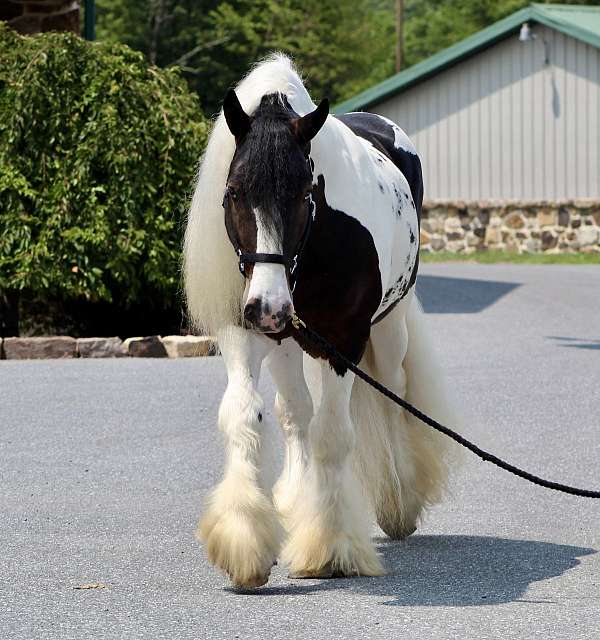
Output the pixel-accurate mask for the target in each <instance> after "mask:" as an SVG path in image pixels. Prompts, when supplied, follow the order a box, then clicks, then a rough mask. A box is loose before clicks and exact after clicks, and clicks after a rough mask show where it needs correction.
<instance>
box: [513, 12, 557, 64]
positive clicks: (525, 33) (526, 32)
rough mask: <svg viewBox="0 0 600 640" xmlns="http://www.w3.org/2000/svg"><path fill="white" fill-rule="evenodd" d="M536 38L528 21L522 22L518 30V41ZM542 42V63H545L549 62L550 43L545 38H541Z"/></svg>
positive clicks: (528, 40)
mask: <svg viewBox="0 0 600 640" xmlns="http://www.w3.org/2000/svg"><path fill="white" fill-rule="evenodd" d="M536 39H537V35H536V34H535V33H534V32H533V30H532V29H531V27H530V26H529V22H524V23H523V24H522V25H521V30H520V31H519V42H533V41H534V40H536ZM542 42H543V43H544V64H546V65H547V64H550V45H549V44H548V41H547V40H546V38H542Z"/></svg>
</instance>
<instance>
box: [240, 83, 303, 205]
mask: <svg viewBox="0 0 600 640" xmlns="http://www.w3.org/2000/svg"><path fill="white" fill-rule="evenodd" d="M295 117H298V114H296V113H295V112H294V110H293V109H292V108H291V106H290V104H289V102H288V101H287V98H286V97H285V96H284V95H282V94H279V93H272V94H268V95H265V96H263V98H262V100H261V102H260V104H259V106H258V108H257V109H256V111H255V112H254V114H253V115H252V124H251V127H250V131H249V133H248V135H247V136H246V139H245V140H244V142H243V144H242V151H243V156H242V158H243V159H242V163H241V165H240V166H239V174H238V175H239V176H240V178H241V182H242V184H241V186H242V188H243V190H244V192H245V193H246V196H247V198H248V200H249V202H250V204H251V205H252V206H259V205H260V206H261V207H266V208H268V209H269V210H271V211H272V212H273V213H275V212H276V210H277V209H278V205H281V204H283V203H285V202H286V201H287V200H289V198H290V195H291V194H294V193H296V192H297V190H298V189H299V188H301V187H302V184H303V181H304V180H305V178H306V169H307V167H306V166H301V163H305V162H306V161H305V160H304V158H303V156H302V154H301V152H300V147H299V144H298V142H297V140H296V138H295V136H294V134H293V133H292V129H291V126H290V122H291V120H292V118H295Z"/></svg>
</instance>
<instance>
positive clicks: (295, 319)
mask: <svg viewBox="0 0 600 640" xmlns="http://www.w3.org/2000/svg"><path fill="white" fill-rule="evenodd" d="M292 326H293V327H294V329H300V327H303V328H304V329H306V323H305V322H304V320H301V319H300V318H299V317H298V316H297V315H296V314H295V313H293V314H292Z"/></svg>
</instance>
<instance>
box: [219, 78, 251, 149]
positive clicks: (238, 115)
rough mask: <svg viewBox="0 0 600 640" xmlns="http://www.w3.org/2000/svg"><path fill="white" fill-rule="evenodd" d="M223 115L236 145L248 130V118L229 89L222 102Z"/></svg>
mask: <svg viewBox="0 0 600 640" xmlns="http://www.w3.org/2000/svg"><path fill="white" fill-rule="evenodd" d="M223 113H224V115H225V121H226V122H227V126H228V127H229V131H231V133H232V134H233V136H234V137H235V141H236V143H239V142H240V141H241V140H242V139H243V138H244V137H245V136H246V134H247V133H248V131H249V130H250V116H249V115H248V114H247V113H246V112H245V111H244V110H243V109H242V105H241V104H240V101H239V100H238V97H237V95H236V94H235V91H234V90H233V89H229V91H228V92H227V95H226V96H225V100H223Z"/></svg>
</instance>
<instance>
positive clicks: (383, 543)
mask: <svg viewBox="0 0 600 640" xmlns="http://www.w3.org/2000/svg"><path fill="white" fill-rule="evenodd" d="M376 542H377V546H378V551H379V552H380V553H381V554H382V556H383V561H384V564H385V566H386V567H387V570H388V574H387V575H386V576H384V577H382V578H353V579H350V580H349V579H337V580H321V581H313V580H310V581H306V582H304V581H290V583H289V585H273V586H267V587H263V588H262V589H260V590H258V591H257V592H256V593H257V594H261V595H294V594H308V593H316V592H320V591H329V590H333V589H348V590H351V591H356V592H359V593H367V594H370V595H376V596H381V597H382V598H384V600H383V601H382V603H381V604H385V605H388V606H421V607H435V606H445V607H453V606H455V607H465V606H478V605H491V604H504V603H508V602H515V601H518V600H521V599H522V596H523V595H524V594H525V592H526V590H527V588H528V587H529V585H530V584H531V583H533V582H537V581H539V580H546V579H548V578H552V577H556V576H560V575H562V574H563V573H564V572H565V571H568V570H569V569H572V568H573V567H576V566H577V565H578V564H579V560H578V558H580V557H582V556H586V555H590V554H592V553H596V550H595V549H589V548H583V547H574V546H570V545H561V544H554V543H550V542H537V541H533V540H510V539H506V538H495V537H484V536H428V535H424V536H421V535H416V536H413V537H411V538H409V539H408V540H407V541H405V542H394V541H391V540H389V539H387V538H378V539H377V540H376ZM524 601H526V600H524ZM548 602H550V601H548Z"/></svg>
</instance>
